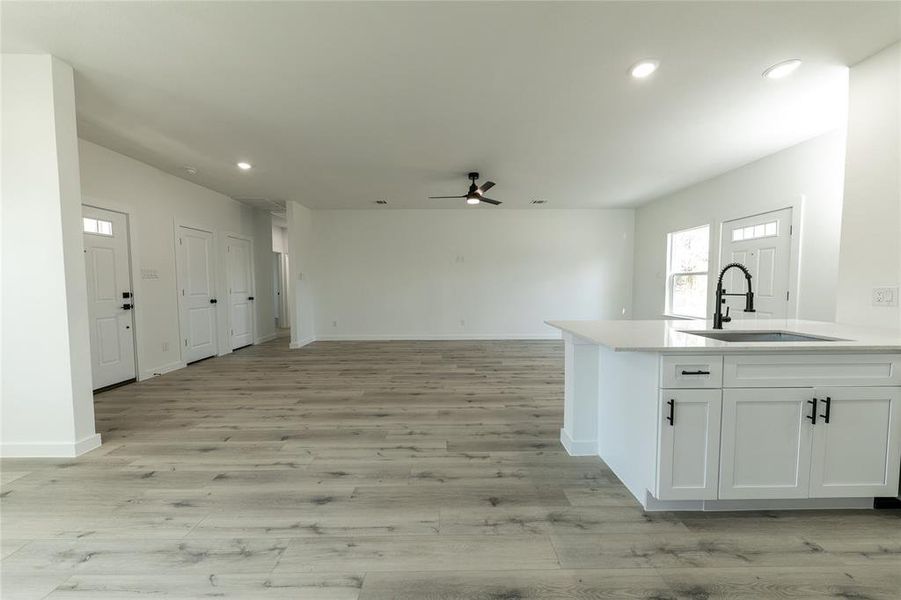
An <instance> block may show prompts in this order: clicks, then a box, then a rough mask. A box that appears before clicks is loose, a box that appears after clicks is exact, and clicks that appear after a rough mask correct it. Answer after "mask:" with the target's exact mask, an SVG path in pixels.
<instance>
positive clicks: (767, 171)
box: [634, 132, 845, 321]
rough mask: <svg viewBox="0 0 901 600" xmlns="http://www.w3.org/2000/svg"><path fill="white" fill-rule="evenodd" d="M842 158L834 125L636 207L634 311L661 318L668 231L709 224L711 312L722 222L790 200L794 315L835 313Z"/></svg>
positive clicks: (827, 316) (783, 205)
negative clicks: (796, 266) (794, 267)
mask: <svg viewBox="0 0 901 600" xmlns="http://www.w3.org/2000/svg"><path fill="white" fill-rule="evenodd" d="M844 159H845V136H844V132H834V133H830V134H827V135H824V136H821V137H818V138H815V139H812V140H809V141H807V142H804V143H802V144H798V145H797V146H793V147H791V148H788V149H786V150H783V151H781V152H777V153H776V154H772V155H770V156H768V157H765V158H763V159H761V160H758V161H756V162H753V163H751V164H748V165H745V166H743V167H740V168H738V169H735V170H733V171H729V172H727V173H724V174H722V175H719V176H717V177H715V178H713V179H710V180H708V181H705V182H702V183H699V184H697V185H694V186H692V187H690V188H687V189H685V190H682V191H679V192H677V193H674V194H671V195H668V196H664V197H662V198H659V199H657V200H655V201H653V202H650V203H648V204H646V205H644V206H642V207H640V208H639V209H638V210H637V211H636V217H635V283H634V314H635V318H636V319H659V318H661V316H662V315H663V313H664V307H665V291H666V235H667V233H668V232H671V231H677V230H679V229H686V228H689V227H695V226H699V225H705V224H709V225H710V226H711V240H710V279H709V281H710V285H709V286H708V291H709V294H710V299H709V300H708V303H707V306H708V312H709V313H712V311H713V293H714V290H715V281H716V280H715V274H717V273H718V272H719V267H720V265H719V245H720V225H721V223H722V222H723V221H728V220H732V219H736V218H740V217H744V216H750V215H754V214H758V213H762V212H767V211H771V210H777V209H780V208H786V207H792V209H793V211H792V212H793V219H794V221H795V223H796V227H795V236H794V237H795V239H794V240H793V252H797V251H798V250H800V264H799V269H798V272H797V273H795V274H793V282H792V288H793V293H792V295H793V296H794V301H793V302H792V303H791V304H792V305H796V307H797V312H796V313H793V315H794V314H796V315H797V317H798V318H802V319H814V320H826V321H832V320H834V319H835V295H836V286H837V282H838V248H839V244H838V239H839V235H840V230H841V220H842V186H843V172H844ZM798 224H799V225H800V235H798V234H799V232H798V227H797V225H798ZM793 258H795V257H793ZM795 302H796V304H795Z"/></svg>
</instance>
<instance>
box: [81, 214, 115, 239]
mask: <svg viewBox="0 0 901 600" xmlns="http://www.w3.org/2000/svg"><path fill="white" fill-rule="evenodd" d="M82 223H83V224H84V225H83V229H84V232H85V233H93V234H94V235H113V222H112V221H104V220H103V219H92V218H90V217H84V218H83V219H82Z"/></svg>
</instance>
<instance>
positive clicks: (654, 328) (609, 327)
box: [546, 319, 901, 354]
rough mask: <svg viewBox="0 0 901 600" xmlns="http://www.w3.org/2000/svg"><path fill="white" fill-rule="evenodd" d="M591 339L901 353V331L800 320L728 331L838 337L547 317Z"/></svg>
mask: <svg viewBox="0 0 901 600" xmlns="http://www.w3.org/2000/svg"><path fill="white" fill-rule="evenodd" d="M546 322H547V324H548V325H550V326H551V327H555V328H557V329H560V330H561V331H564V332H566V333H570V334H572V335H574V336H576V337H578V338H582V339H583V340H585V341H587V342H589V343H595V344H598V345H601V346H607V347H608V348H611V349H613V350H615V351H617V352H671V353H677V354H681V353H704V352H709V353H714V354H718V353H729V352H740V353H748V352H793V353H798V352H804V353H810V352H901V331H897V330H891V329H871V328H867V327H854V326H851V325H841V324H838V323H827V322H824V321H802V320H796V319H772V320H759V321H758V320H745V321H742V320H738V319H735V320H733V321H732V322H730V323H726V324H725V325H724V326H723V331H788V332H793V333H801V334H805V335H815V336H820V337H827V338H832V339H833V340H834V341H814V342H724V341H721V340H714V339H710V338H705V337H701V336H698V335H692V334H691V333H687V332H690V331H712V330H713V323H712V321H709V320H708V321H700V320H697V321H688V320H662V319H661V320H655V321H625V320H623V321H546Z"/></svg>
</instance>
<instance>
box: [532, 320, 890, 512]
mask: <svg viewBox="0 0 901 600" xmlns="http://www.w3.org/2000/svg"><path fill="white" fill-rule="evenodd" d="M548 324H549V325H550V326H552V327H555V328H557V329H560V330H561V331H562V332H563V339H564V344H565V385H564V424H563V429H562V430H561V432H560V438H561V442H562V443H563V446H564V447H565V448H566V450H567V452H569V453H570V454H571V455H578V456H585V455H597V456H599V457H600V458H601V459H603V460H604V461H605V462H606V463H607V465H608V466H609V467H610V468H611V469H612V470H613V471H614V473H616V475H617V476H618V477H619V478H620V480H622V482H623V483H624V484H625V485H626V487H627V488H628V489H629V490H630V492H631V493H632V494H633V495H634V496H635V498H636V499H637V500H638V501H639V502H640V503H641V504H642V506H644V507H645V509H646V510H742V509H763V508H867V507H872V505H873V498H874V497H895V496H898V495H899V491H898V484H899V472H901V415H899V412H901V333H899V332H893V331H881V330H874V329H867V328H859V327H852V326H845V325H839V324H835V323H825V322H818V321H802V320H748V321H734V322H732V323H730V324H729V326H728V328H727V329H725V330H712V329H711V322H710V321H706V322H705V321H677V320H657V321H548ZM724 334H725V335H724ZM724 337H725V338H726V339H719V338H724Z"/></svg>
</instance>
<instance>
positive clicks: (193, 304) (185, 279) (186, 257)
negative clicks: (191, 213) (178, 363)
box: [176, 226, 218, 363]
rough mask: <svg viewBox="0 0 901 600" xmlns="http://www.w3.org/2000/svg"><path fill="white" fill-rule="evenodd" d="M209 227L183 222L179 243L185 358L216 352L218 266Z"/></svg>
mask: <svg viewBox="0 0 901 600" xmlns="http://www.w3.org/2000/svg"><path fill="white" fill-rule="evenodd" d="M213 248H214V247H213V234H212V232H210V231H204V230H202V229H194V228H192V227H184V226H180V227H179V228H178V243H177V244H176V261H177V263H178V285H179V290H178V292H179V296H178V298H179V308H180V311H179V312H180V318H181V335H182V350H183V357H184V361H185V362H188V363H190V362H194V361H197V360H201V359H204V358H208V357H210V356H216V354H217V350H218V343H217V339H218V336H217V330H218V327H217V323H216V315H217V310H216V306H217V302H218V298H216V268H215V255H214V250H213Z"/></svg>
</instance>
